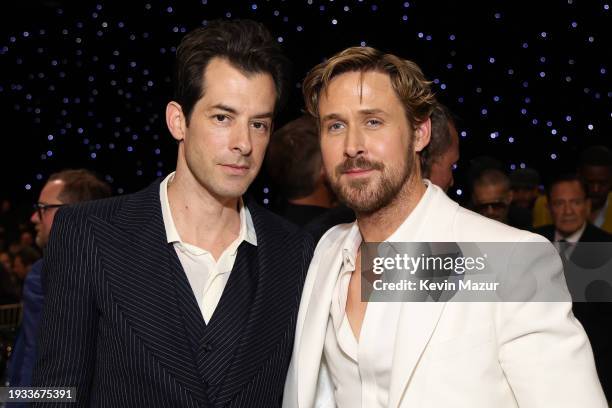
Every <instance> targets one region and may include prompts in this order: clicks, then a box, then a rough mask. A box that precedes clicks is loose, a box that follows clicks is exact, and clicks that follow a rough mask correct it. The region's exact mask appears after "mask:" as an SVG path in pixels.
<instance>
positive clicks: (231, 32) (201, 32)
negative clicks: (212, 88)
mask: <svg viewBox="0 0 612 408" xmlns="http://www.w3.org/2000/svg"><path fill="white" fill-rule="evenodd" d="M215 57H217V58H223V59H226V60H227V61H228V62H229V63H230V64H231V65H232V66H234V67H236V68H237V69H239V70H241V71H242V72H243V73H245V74H256V73H267V74H270V75H271V76H272V78H273V80H274V84H275V86H276V109H277V110H278V108H279V107H280V106H282V105H283V103H284V100H285V89H286V83H287V82H288V78H287V68H288V67H287V65H288V64H287V59H286V58H285V57H284V56H283V54H282V52H281V49H280V46H279V44H278V42H277V41H276V40H274V38H273V37H272V35H271V34H270V32H269V31H268V30H267V29H266V28H265V27H264V26H263V25H262V24H260V23H257V22H255V21H251V20H234V21H227V20H215V21H212V22H210V23H208V25H207V26H206V27H200V28H196V29H195V30H193V31H191V32H189V33H188V34H187V35H186V36H185V37H183V39H182V40H181V43H180V44H179V46H178V49H177V51H176V63H175V68H174V100H175V101H176V102H178V103H179V104H180V105H181V108H182V110H183V114H184V115H185V120H186V122H187V125H189V119H190V117H191V112H192V111H193V107H194V106H195V104H196V103H197V101H198V100H199V99H200V98H201V97H202V96H203V95H204V92H205V88H206V84H204V83H203V81H204V70H205V69H206V67H207V66H208V64H209V63H210V61H211V60H212V59H213V58H215Z"/></svg>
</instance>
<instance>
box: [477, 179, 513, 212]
mask: <svg viewBox="0 0 612 408" xmlns="http://www.w3.org/2000/svg"><path fill="white" fill-rule="evenodd" d="M511 201H512V191H510V180H509V179H508V176H506V175H505V174H504V173H502V172H501V171H499V170H497V169H487V170H484V171H483V172H482V173H481V174H480V175H479V176H478V178H476V180H474V184H473V188H472V202H473V205H474V210H475V211H476V212H478V213H480V214H481V215H484V216H485V217H487V218H491V219H493V220H496V221H499V222H503V223H504V224H508V208H509V207H510V202H511Z"/></svg>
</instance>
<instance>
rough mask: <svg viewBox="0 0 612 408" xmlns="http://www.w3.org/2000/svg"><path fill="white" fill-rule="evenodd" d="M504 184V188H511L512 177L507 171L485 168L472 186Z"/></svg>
mask: <svg viewBox="0 0 612 408" xmlns="http://www.w3.org/2000/svg"><path fill="white" fill-rule="evenodd" d="M497 184H500V185H503V186H504V188H507V189H508V190H509V189H510V178H509V177H508V175H507V174H506V173H504V172H503V171H501V170H498V169H494V168H489V169H485V170H483V171H482V172H481V173H480V174H479V175H478V177H476V178H475V179H474V181H473V183H472V187H476V186H489V185H497Z"/></svg>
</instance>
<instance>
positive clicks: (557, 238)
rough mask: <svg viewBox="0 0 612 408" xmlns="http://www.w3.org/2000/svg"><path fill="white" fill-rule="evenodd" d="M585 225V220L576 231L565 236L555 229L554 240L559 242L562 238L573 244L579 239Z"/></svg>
mask: <svg viewBox="0 0 612 408" xmlns="http://www.w3.org/2000/svg"><path fill="white" fill-rule="evenodd" d="M586 225H587V223H586V222H585V223H584V224H583V225H582V227H581V228H580V229H579V230H578V231H576V232H574V233H573V234H570V235H568V236H567V237H564V236H563V235H561V234H560V233H559V231H557V230H556V229H555V242H559V241H560V240H562V239H564V240H566V241H567V242H570V243H572V244H575V243H576V242H578V241H579V240H580V237H581V236H582V233H583V232H584V230H585V229H586Z"/></svg>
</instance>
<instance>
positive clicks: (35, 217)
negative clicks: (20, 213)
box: [30, 211, 40, 224]
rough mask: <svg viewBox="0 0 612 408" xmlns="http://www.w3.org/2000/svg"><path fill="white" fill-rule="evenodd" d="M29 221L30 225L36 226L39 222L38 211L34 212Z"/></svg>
mask: <svg viewBox="0 0 612 408" xmlns="http://www.w3.org/2000/svg"><path fill="white" fill-rule="evenodd" d="M30 221H31V222H32V224H38V223H39V222H40V217H39V216H38V211H34V212H33V213H32V216H31V217H30Z"/></svg>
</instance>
